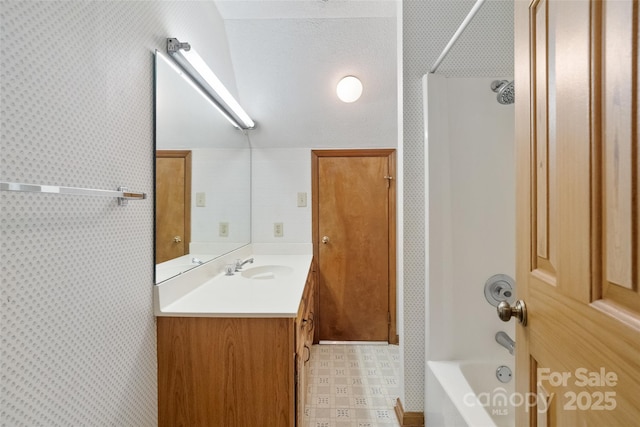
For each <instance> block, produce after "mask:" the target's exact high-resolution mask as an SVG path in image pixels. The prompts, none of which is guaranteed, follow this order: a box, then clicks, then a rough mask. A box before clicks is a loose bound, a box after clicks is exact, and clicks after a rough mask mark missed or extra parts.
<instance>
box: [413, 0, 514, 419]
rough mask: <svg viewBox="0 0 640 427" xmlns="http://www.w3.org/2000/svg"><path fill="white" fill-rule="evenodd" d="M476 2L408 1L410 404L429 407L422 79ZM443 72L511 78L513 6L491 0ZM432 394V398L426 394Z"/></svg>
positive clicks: (469, 28)
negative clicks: (426, 402)
mask: <svg viewBox="0 0 640 427" xmlns="http://www.w3.org/2000/svg"><path fill="white" fill-rule="evenodd" d="M474 3H475V1H474V0H404V1H403V2H402V7H403V69H404V76H403V85H404V94H403V96H404V107H403V108H404V118H403V120H404V124H403V126H404V141H403V144H404V159H403V160H404V296H403V298H404V337H405V339H404V352H405V354H404V369H405V372H404V384H405V401H404V402H403V404H404V408H405V410H407V411H422V410H423V407H424V357H425V287H424V282H425V270H424V265H425V259H424V257H425V251H424V248H425V223H424V218H425V217H424V206H425V186H424V173H425V168H424V161H425V159H424V126H423V110H422V102H423V100H422V80H421V79H422V76H423V75H424V74H426V73H428V72H429V69H430V68H431V66H432V65H433V63H434V62H435V61H436V59H437V58H438V56H439V55H440V53H441V52H442V49H443V48H444V46H445V45H446V44H447V43H448V42H449V39H450V38H451V36H452V35H453V34H454V33H455V31H456V30H457V28H458V27H459V26H460V24H461V23H462V21H463V20H464V18H465V16H466V15H467V13H468V12H469V10H471V7H472V6H473V4H474ZM437 72H438V73H441V74H444V75H446V76H447V77H494V76H510V75H513V4H512V2H511V1H509V0H487V1H486V2H485V3H484V5H483V6H482V8H481V9H480V11H479V12H478V14H477V15H476V17H475V18H474V20H473V21H472V22H471V24H470V25H469V27H468V28H467V30H466V31H465V33H463V35H462V36H461V37H460V39H459V40H458V43H457V44H456V45H455V46H454V48H453V49H452V51H451V52H450V54H449V55H448V56H447V58H446V59H445V60H444V61H443V62H442V64H441V65H440V67H439V69H438V71H437ZM427 398H428V397H427Z"/></svg>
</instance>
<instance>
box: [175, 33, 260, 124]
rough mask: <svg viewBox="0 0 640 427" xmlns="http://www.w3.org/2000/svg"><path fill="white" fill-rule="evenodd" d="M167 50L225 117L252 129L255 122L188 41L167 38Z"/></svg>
mask: <svg viewBox="0 0 640 427" xmlns="http://www.w3.org/2000/svg"><path fill="white" fill-rule="evenodd" d="M167 52H168V53H169V55H171V56H172V57H173V59H175V61H176V62H177V63H178V64H179V65H180V66H181V67H182V68H183V69H184V70H185V71H186V72H187V73H188V74H189V75H190V76H191V77H192V78H193V79H194V80H195V81H196V82H197V83H198V85H200V86H201V87H202V88H203V89H204V90H205V91H206V92H207V93H208V94H209V95H210V96H211V97H212V98H213V99H214V101H215V102H216V103H217V104H218V106H219V107H220V109H221V110H223V111H222V112H223V114H224V115H225V117H227V119H228V120H229V121H230V122H231V123H232V124H233V125H234V126H235V127H237V128H239V129H253V128H254V127H255V123H254V121H253V120H251V117H249V115H248V114H247V113H246V112H245V111H244V109H243V108H242V107H241V106H240V104H239V103H238V101H236V99H235V98H234V97H233V95H231V93H230V92H229V91H228V90H227V88H226V87H225V86H224V84H223V83H222V82H221V81H220V79H218V77H217V76H216V75H215V73H214V72H213V71H212V70H211V68H209V66H208V65H207V64H206V62H204V60H203V59H202V57H200V55H198V53H197V52H196V51H195V49H193V48H191V47H190V46H189V44H188V43H180V42H179V41H178V39H175V38H169V39H167Z"/></svg>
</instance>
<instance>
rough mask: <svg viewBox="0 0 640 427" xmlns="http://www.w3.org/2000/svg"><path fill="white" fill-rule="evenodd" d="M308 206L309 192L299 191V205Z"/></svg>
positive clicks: (301, 206) (300, 206)
mask: <svg viewBox="0 0 640 427" xmlns="http://www.w3.org/2000/svg"><path fill="white" fill-rule="evenodd" d="M306 206H307V193H298V207H299V208H304V207H306Z"/></svg>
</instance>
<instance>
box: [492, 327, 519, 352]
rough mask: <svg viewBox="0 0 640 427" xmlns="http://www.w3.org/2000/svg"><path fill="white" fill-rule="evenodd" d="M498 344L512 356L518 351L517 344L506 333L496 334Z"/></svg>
mask: <svg viewBox="0 0 640 427" xmlns="http://www.w3.org/2000/svg"><path fill="white" fill-rule="evenodd" d="M496 342H497V343H498V344H500V345H501V346H503V347H504V348H506V349H507V350H509V353H511V354H513V352H514V351H515V349H516V342H515V341H514V340H512V339H511V338H510V337H509V335H507V333H506V332H504V331H500V332H498V333H496Z"/></svg>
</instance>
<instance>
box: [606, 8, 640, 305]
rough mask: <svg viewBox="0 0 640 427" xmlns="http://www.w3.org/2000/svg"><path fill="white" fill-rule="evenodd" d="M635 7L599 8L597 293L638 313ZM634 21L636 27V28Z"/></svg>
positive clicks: (636, 44)
mask: <svg viewBox="0 0 640 427" xmlns="http://www.w3.org/2000/svg"><path fill="white" fill-rule="evenodd" d="M638 13H639V12H638V3H637V2H635V3H632V2H630V1H607V2H604V3H603V4H602V15H603V19H602V31H600V32H599V34H600V36H601V38H602V40H599V42H600V44H601V45H602V49H603V52H602V57H603V66H602V71H601V72H602V75H603V81H602V99H601V108H602V133H601V134H602V148H601V150H602V153H603V156H602V159H601V163H600V170H602V176H601V179H602V184H601V185H602V189H603V200H602V217H603V218H604V221H603V224H602V229H603V237H602V245H603V253H602V266H601V269H602V280H601V281H598V283H597V285H596V289H595V290H596V294H597V296H601V297H602V298H603V300H605V301H606V302H607V303H612V304H615V305H621V306H624V307H626V308H627V309H630V310H632V311H633V312H634V313H640V297H639V295H638V275H639V270H638V265H640V263H639V262H638V256H639V254H640V251H639V246H638V244H639V243H638V242H639V239H638V234H637V233H638V216H639V207H638V196H639V195H638V187H639V184H638V179H640V175H639V173H640V170H639V169H638V168H639V166H638V155H639V153H638V99H639V95H638V91H639V90H640V89H639V88H638V80H639V78H638V74H639V72H640V71H639V70H640V68H639V67H638V56H637V55H638V38H639V35H638ZM634 22H635V24H634Z"/></svg>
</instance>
